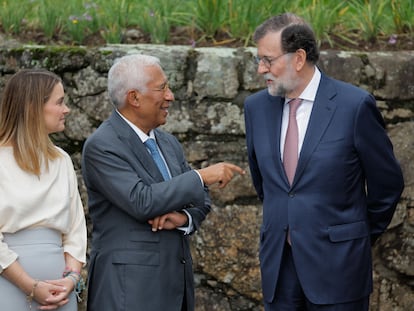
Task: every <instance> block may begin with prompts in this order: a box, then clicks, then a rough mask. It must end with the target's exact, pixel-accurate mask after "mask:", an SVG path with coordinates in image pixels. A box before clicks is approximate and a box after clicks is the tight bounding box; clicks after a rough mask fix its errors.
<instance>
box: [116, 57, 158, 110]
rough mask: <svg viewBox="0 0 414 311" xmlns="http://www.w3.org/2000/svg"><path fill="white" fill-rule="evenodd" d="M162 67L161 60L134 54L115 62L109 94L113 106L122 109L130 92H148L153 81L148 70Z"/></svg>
mask: <svg viewBox="0 0 414 311" xmlns="http://www.w3.org/2000/svg"><path fill="white" fill-rule="evenodd" d="M151 66H158V67H161V65H160V60H159V58H157V57H155V56H150V55H142V54H132V55H126V56H123V57H121V58H118V59H116V60H115V62H114V64H113V65H112V67H111V69H109V72H108V93H109V98H110V100H111V102H112V104H113V105H114V106H115V107H116V108H121V107H122V106H123V105H124V104H125V102H126V95H127V93H128V91H129V90H138V91H140V92H146V91H147V86H146V85H147V83H148V81H149V80H150V79H151V77H150V76H148V75H146V70H145V69H146V68H147V67H151Z"/></svg>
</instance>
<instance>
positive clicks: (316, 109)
mask: <svg viewBox="0 0 414 311" xmlns="http://www.w3.org/2000/svg"><path fill="white" fill-rule="evenodd" d="M335 95H336V89H335V87H334V85H333V83H332V81H331V80H330V79H328V78H327V77H326V76H324V75H322V77H321V82H320V85H319V88H318V92H317V94H316V97H315V101H314V103H313V108H312V113H311V115H310V119H309V124H308V128H307V130H306V134H305V138H304V141H303V145H302V149H301V152H300V155H299V161H298V166H297V169H296V174H295V179H294V181H293V185H292V186H294V184H295V183H296V182H297V181H298V180H299V179H300V177H301V175H302V174H303V172H304V170H305V168H306V165H307V163H308V161H309V159H310V157H311V155H312V153H313V151H314V150H315V148H316V146H317V145H318V144H319V141H320V140H321V138H322V135H323V134H324V132H325V130H326V129H327V127H328V125H329V123H330V122H331V120H332V116H333V114H334V113H335V110H336V105H337V104H336V103H335V102H334V101H333V100H332V99H333V98H334V97H335Z"/></svg>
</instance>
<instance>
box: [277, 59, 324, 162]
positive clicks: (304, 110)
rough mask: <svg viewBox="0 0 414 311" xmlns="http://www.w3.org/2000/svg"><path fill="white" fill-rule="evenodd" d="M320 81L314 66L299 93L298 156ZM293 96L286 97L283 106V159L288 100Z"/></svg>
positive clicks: (281, 147) (281, 137)
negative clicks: (313, 70) (300, 100)
mask: <svg viewBox="0 0 414 311" xmlns="http://www.w3.org/2000/svg"><path fill="white" fill-rule="evenodd" d="M320 81H321V72H320V71H319V69H318V68H317V67H316V66H315V72H314V74H313V77H312V79H311V81H310V82H309V84H308V85H307V86H306V88H305V89H304V90H303V92H302V94H300V96H299V98H300V99H302V103H301V104H300V106H299V108H298V110H297V111H296V121H297V122H298V133H299V141H298V142H299V146H298V157H299V155H300V151H301V149H302V145H303V140H304V138H305V134H306V129H307V128H308V123H309V118H310V115H311V112H312V107H313V102H314V101H315V97H316V92H317V91H318V87H319V82H320ZM292 99H293V98H286V99H285V105H284V106H283V116H282V128H281V133H280V154H281V157H282V161H283V150H284V146H285V139H286V131H287V127H288V123H289V104H288V103H289V101H290V100H292Z"/></svg>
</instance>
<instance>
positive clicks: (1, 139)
mask: <svg viewBox="0 0 414 311" xmlns="http://www.w3.org/2000/svg"><path fill="white" fill-rule="evenodd" d="M1 97H2V101H1V104H0V198H1V199H0V310H15V311H22V310H32V309H33V310H35V309H41V310H52V309H57V308H59V310H65V311H69V310H70V311H73V310H77V302H76V297H75V293H74V292H75V291H76V289H78V290H79V285H80V283H79V282H80V281H81V276H80V270H81V268H82V266H83V264H84V263H85V261H86V225H85V217H84V213H83V206H82V203H81V200H80V195H79V192H78V188H77V179H76V174H75V171H74V168H73V164H72V162H71V159H70V157H69V155H68V154H67V153H66V152H64V151H63V150H62V149H60V148H58V147H56V146H55V145H54V144H53V143H52V141H51V140H50V138H49V134H51V133H56V132H61V131H63V130H64V128H65V117H66V115H67V114H68V113H69V108H68V107H67V106H66V105H65V102H64V90H63V85H62V81H61V79H60V78H59V77H58V76H57V75H55V74H53V73H51V72H49V71H46V70H39V69H32V70H21V71H19V72H17V73H16V74H14V75H13V76H12V77H11V78H10V80H9V81H8V83H7V84H6V86H5V89H4V91H3V94H2V95H1Z"/></svg>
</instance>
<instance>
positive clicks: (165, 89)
mask: <svg viewBox="0 0 414 311" xmlns="http://www.w3.org/2000/svg"><path fill="white" fill-rule="evenodd" d="M169 88H170V84H169V83H168V82H165V83H163V84H162V85H161V86H160V88H158V89H152V90H151V91H155V92H166V91H167V90H168V89H169Z"/></svg>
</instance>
